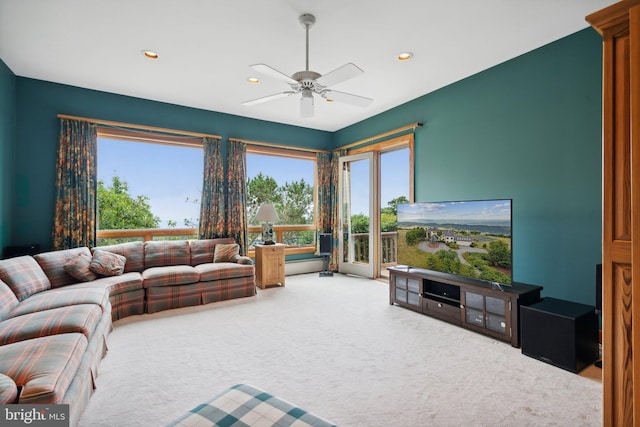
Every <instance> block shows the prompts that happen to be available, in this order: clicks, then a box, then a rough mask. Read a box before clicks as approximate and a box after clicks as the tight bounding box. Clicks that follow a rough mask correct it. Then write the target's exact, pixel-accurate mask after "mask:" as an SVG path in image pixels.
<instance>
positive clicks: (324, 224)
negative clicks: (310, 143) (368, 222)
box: [316, 153, 333, 254]
mask: <svg viewBox="0 0 640 427" xmlns="http://www.w3.org/2000/svg"><path fill="white" fill-rule="evenodd" d="M316 163H317V168H318V206H317V212H318V221H317V230H316V232H317V234H319V233H330V232H331V229H332V228H331V225H332V224H331V221H332V217H333V216H332V213H333V210H332V206H331V200H332V199H331V191H332V185H331V154H330V153H318V154H317V155H316ZM319 245H320V241H319V240H317V241H316V254H318V253H319V252H320V246H319Z"/></svg>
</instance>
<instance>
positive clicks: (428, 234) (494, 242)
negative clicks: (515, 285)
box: [397, 199, 513, 285]
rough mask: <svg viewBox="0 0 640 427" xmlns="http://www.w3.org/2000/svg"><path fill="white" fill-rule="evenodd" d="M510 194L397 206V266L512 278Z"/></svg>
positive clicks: (508, 281) (492, 278)
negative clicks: (498, 197)
mask: <svg viewBox="0 0 640 427" xmlns="http://www.w3.org/2000/svg"><path fill="white" fill-rule="evenodd" d="M511 248H512V238H511V199H496V200H464V201H457V202H420V203H403V204H399V205H398V259H397V262H398V264H399V265H405V266H408V267H417V268H424V269H428V270H435V271H440V272H443V273H450V274H455V275H461V276H466V277H472V278H475V279H481V280H486V281H489V282H494V283H495V282H497V283H499V284H505V285H508V284H511V282H512V277H513V275H512V260H513V259H512V255H511Z"/></svg>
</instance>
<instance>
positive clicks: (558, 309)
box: [520, 298, 599, 373]
mask: <svg viewBox="0 0 640 427" xmlns="http://www.w3.org/2000/svg"><path fill="white" fill-rule="evenodd" d="M520 328H521V329H520V339H521V343H522V354H524V355H527V356H530V357H533V358H535V359H538V360H541V361H543V362H546V363H549V364H551V365H555V366H557V367H559V368H562V369H566V370H567V371H571V372H574V373H577V372H579V371H581V370H582V369H584V368H586V367H587V366H589V365H591V364H592V363H593V362H595V361H596V360H598V356H599V350H598V318H597V316H596V311H595V307H593V306H590V305H585V304H578V303H575V302H571V301H564V300H560V299H556V298H544V299H543V300H542V301H540V302H538V303H536V304H532V305H530V306H522V307H520Z"/></svg>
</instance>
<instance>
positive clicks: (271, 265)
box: [255, 244, 285, 289]
mask: <svg viewBox="0 0 640 427" xmlns="http://www.w3.org/2000/svg"><path fill="white" fill-rule="evenodd" d="M284 248H285V245H283V244H275V245H255V250H256V285H258V286H259V287H260V289H264V288H265V287H266V286H267V285H281V286H284Z"/></svg>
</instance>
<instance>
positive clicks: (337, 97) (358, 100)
mask: <svg viewBox="0 0 640 427" xmlns="http://www.w3.org/2000/svg"><path fill="white" fill-rule="evenodd" d="M322 96H323V97H324V98H326V99H331V100H333V101H338V102H343V103H345V104H351V105H355V106H356V107H368V106H369V105H370V104H371V103H372V102H373V99H371V98H365V97H364V96H359V95H353V94H350V93H345V92H338V91H337V90H325V91H323V92H322Z"/></svg>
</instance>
